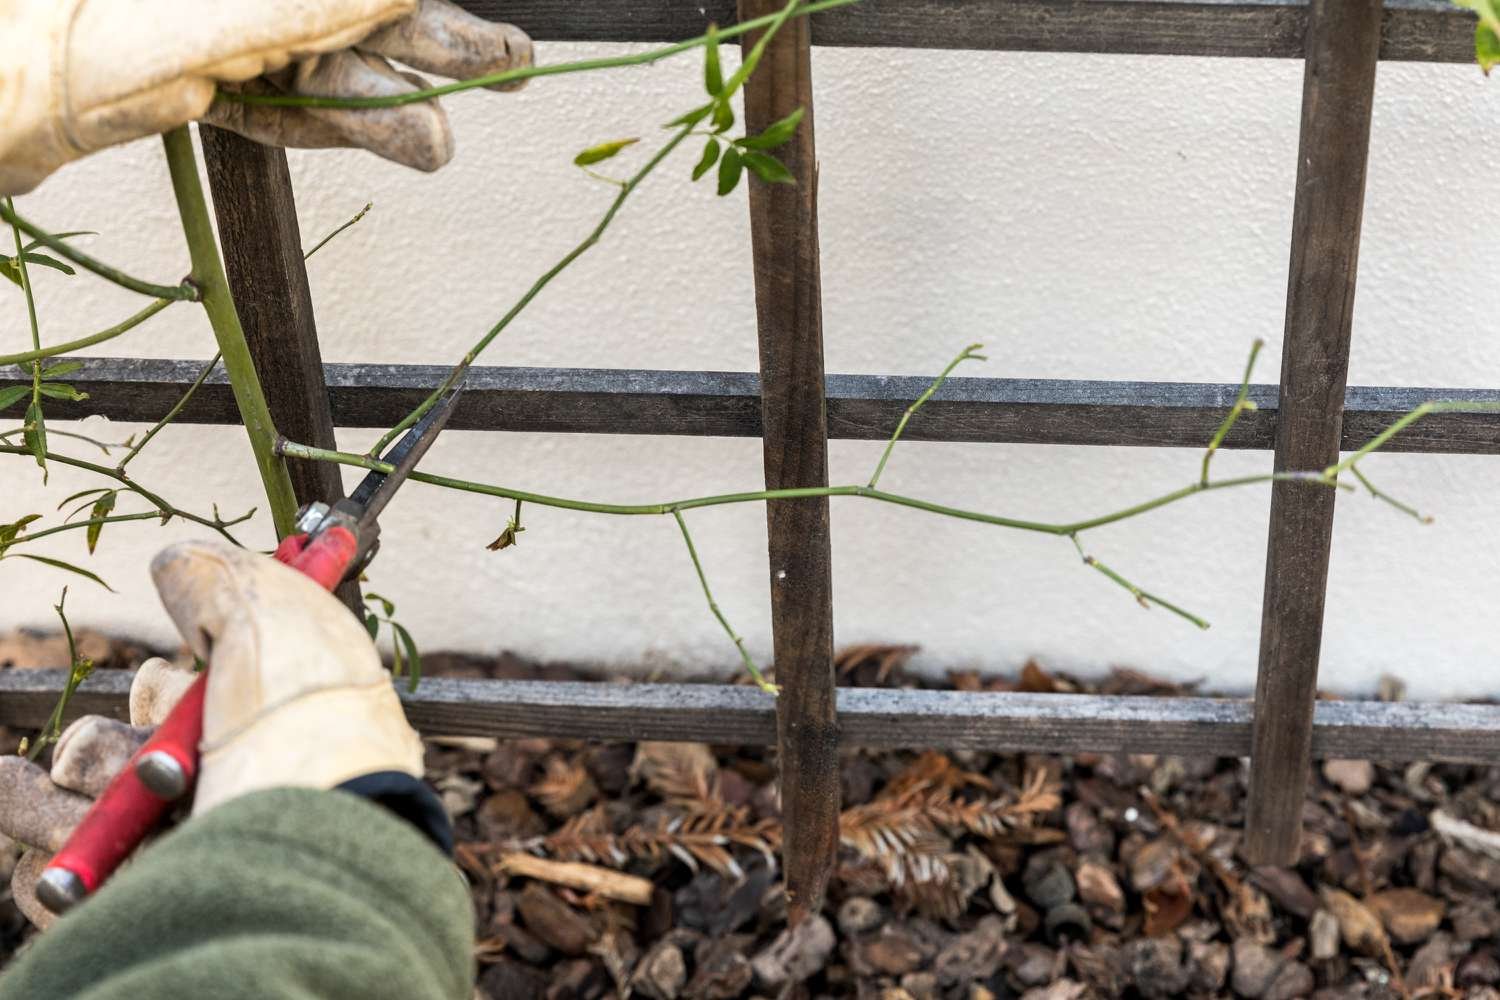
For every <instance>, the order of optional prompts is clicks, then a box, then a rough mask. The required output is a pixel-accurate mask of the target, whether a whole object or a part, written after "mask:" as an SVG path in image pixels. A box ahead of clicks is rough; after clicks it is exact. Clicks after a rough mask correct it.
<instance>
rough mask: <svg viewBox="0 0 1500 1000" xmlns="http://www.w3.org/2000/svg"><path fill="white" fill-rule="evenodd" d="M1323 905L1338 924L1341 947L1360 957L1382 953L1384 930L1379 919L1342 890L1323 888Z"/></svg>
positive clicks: (1384, 938)
mask: <svg viewBox="0 0 1500 1000" xmlns="http://www.w3.org/2000/svg"><path fill="white" fill-rule="evenodd" d="M1322 894H1323V905H1324V906H1326V907H1327V908H1328V909H1329V911H1330V912H1332V913H1333V916H1334V918H1335V919H1336V920H1338V922H1339V934H1340V935H1341V936H1342V937H1343V939H1344V944H1345V946H1347V947H1348V948H1350V949H1351V950H1353V951H1357V952H1359V953H1360V954H1361V955H1371V956H1376V957H1378V956H1379V955H1381V954H1382V953H1383V952H1384V950H1385V941H1386V937H1385V928H1384V927H1383V926H1382V925H1381V923H1380V918H1379V917H1377V916H1375V914H1373V913H1371V912H1370V911H1369V909H1368V908H1367V907H1366V906H1365V905H1364V904H1363V903H1361V902H1360V901H1359V900H1357V899H1355V898H1354V897H1353V896H1351V895H1349V894H1348V893H1347V892H1344V891H1343V890H1342V889H1329V888H1326V887H1325V888H1324V889H1323V893H1322Z"/></svg>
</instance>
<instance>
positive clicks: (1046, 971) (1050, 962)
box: [1007, 941, 1057, 986]
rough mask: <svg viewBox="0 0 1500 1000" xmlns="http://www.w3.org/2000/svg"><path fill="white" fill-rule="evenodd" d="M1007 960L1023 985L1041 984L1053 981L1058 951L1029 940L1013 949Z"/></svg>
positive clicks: (1017, 979) (1013, 973)
mask: <svg viewBox="0 0 1500 1000" xmlns="http://www.w3.org/2000/svg"><path fill="white" fill-rule="evenodd" d="M1007 962H1008V964H1009V965H1010V971H1011V974H1012V975H1014V976H1015V977H1016V981H1017V982H1019V983H1020V984H1021V985H1022V986H1041V985H1043V984H1044V983H1049V982H1051V981H1052V979H1053V977H1054V975H1055V973H1056V969H1057V952H1055V951H1053V950H1052V949H1051V948H1047V947H1044V946H1042V945H1039V944H1032V943H1031V942H1029V941H1028V942H1026V943H1024V944H1022V945H1020V946H1019V947H1018V948H1015V949H1013V950H1012V952H1011V954H1010V956H1008V958H1007Z"/></svg>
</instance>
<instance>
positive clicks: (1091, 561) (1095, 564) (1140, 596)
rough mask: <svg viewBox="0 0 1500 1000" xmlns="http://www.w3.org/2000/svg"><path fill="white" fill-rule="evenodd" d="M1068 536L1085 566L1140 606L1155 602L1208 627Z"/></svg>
mask: <svg viewBox="0 0 1500 1000" xmlns="http://www.w3.org/2000/svg"><path fill="white" fill-rule="evenodd" d="M1068 538H1069V539H1070V540H1071V541H1072V542H1073V547H1074V548H1075V549H1077V550H1078V556H1079V558H1080V559H1082V560H1083V564H1084V565H1085V566H1090V567H1092V568H1094V569H1096V570H1098V571H1099V572H1100V573H1103V574H1104V575H1105V576H1107V577H1109V578H1110V579H1111V580H1113V581H1114V582H1115V583H1118V584H1119V585H1120V586H1122V587H1124V588H1125V589H1126V590H1127V591H1129V592H1130V596H1132V597H1134V598H1135V600H1136V603H1137V604H1139V605H1140V606H1141V607H1143V608H1149V607H1151V605H1153V604H1155V605H1157V606H1158V607H1163V608H1166V609H1167V610H1168V611H1170V612H1172V613H1173V614H1175V615H1178V616H1180V617H1182V618H1186V619H1187V620H1188V621H1190V622H1192V623H1193V624H1194V625H1196V626H1198V627H1199V628H1201V629H1206V628H1208V622H1207V621H1205V620H1204V619H1202V618H1199V617H1198V616H1197V615H1195V614H1193V613H1192V612H1191V611H1186V610H1184V609H1183V608H1180V607H1178V606H1177V605H1175V604H1173V603H1172V602H1171V601H1168V600H1165V599H1163V598H1161V597H1158V596H1157V595H1155V594H1153V593H1151V592H1150V591H1146V590H1142V589H1141V588H1140V587H1137V586H1136V585H1135V584H1133V583H1131V582H1130V581H1129V580H1127V579H1125V577H1123V576H1121V575H1120V574H1119V573H1117V572H1115V571H1114V570H1112V569H1110V568H1109V567H1108V566H1106V565H1104V564H1103V563H1102V562H1100V561H1099V560H1098V559H1095V558H1094V557H1093V556H1092V555H1090V554H1088V553H1087V552H1085V551H1084V550H1083V543H1082V542H1080V541H1079V540H1078V536H1077V535H1069V536H1068Z"/></svg>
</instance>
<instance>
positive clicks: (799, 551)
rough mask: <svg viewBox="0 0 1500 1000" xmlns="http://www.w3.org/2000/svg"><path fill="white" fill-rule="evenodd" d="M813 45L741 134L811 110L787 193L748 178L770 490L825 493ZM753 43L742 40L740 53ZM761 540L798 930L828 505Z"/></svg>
mask: <svg viewBox="0 0 1500 1000" xmlns="http://www.w3.org/2000/svg"><path fill="white" fill-rule="evenodd" d="M781 6H782V4H781V2H780V0H741V4H740V16H741V17H742V18H750V17H758V16H760V15H762V14H767V13H771V12H774V11H776V10H778V9H780V8H781ZM809 37H810V33H809V26H808V22H807V19H806V18H802V19H798V20H795V21H791V22H788V23H787V24H785V25H784V26H783V27H782V28H781V30H780V31H779V32H778V33H777V35H776V37H775V38H774V39H773V40H772V42H771V44H770V45H769V46H768V48H767V50H766V53H765V56H764V59H763V61H762V62H761V64H760V67H759V69H758V70H757V71H756V73H755V74H754V76H752V77H751V79H750V81H749V84H748V85H747V86H746V88H745V126H746V128H747V129H748V130H749V131H751V132H757V131H759V130H761V129H763V128H765V127H766V126H767V125H770V124H771V123H772V122H774V121H776V120H777V119H779V118H782V117H784V116H785V115H787V114H789V113H791V112H792V111H793V110H794V109H796V108H797V107H799V106H801V107H803V108H806V109H807V113H806V115H805V117H804V118H803V119H802V124H801V126H800V127H799V128H798V130H797V134H796V136H795V137H794V138H793V139H792V141H791V142H789V143H787V144H786V145H785V146H783V147H781V148H780V149H779V150H777V155H778V156H779V157H780V158H781V159H782V161H783V162H784V163H785V164H786V165H787V167H788V168H789V169H790V170H791V172H792V175H793V176H794V177H795V178H796V181H797V183H796V185H795V186H793V185H767V184H762V183H761V182H760V181H758V180H755V179H754V178H753V177H751V176H750V175H749V174H748V172H747V174H746V183H748V184H749V185H750V225H751V236H752V243H753V246H754V255H755V261H754V266H755V306H756V315H757V318H758V328H759V339H760V371H761V409H762V414H763V419H764V435H765V437H764V441H765V449H764V450H765V471H766V486H767V488H769V489H780V488H785V487H793V486H826V485H827V484H828V421H827V415H826V413H825V411H824V400H823V307H822V291H821V287H820V281H819V268H818V211H817V160H816V157H815V154H814V150H813V113H812V65H811V57H810V50H809ZM754 41H755V39H754V38H753V37H750V36H746V38H745V42H744V44H745V48H746V51H748V50H749V47H750V46H751V45H753V44H754ZM766 526H767V530H768V535H769V542H770V572H771V627H772V630H773V633H774V641H775V657H776V680H777V681H778V682H779V683H780V685H781V696H780V698H779V699H778V700H777V706H776V719H777V746H778V758H779V761H780V766H781V801H782V811H783V813H784V816H785V827H784V829H785V835H784V841H783V855H784V858H785V865H786V884H787V896H788V901H789V914H790V915H789V919H790V920H791V921H792V922H793V923H796V922H798V921H800V920H801V919H802V918H803V917H805V916H807V915H808V914H809V913H816V912H817V911H818V909H819V907H820V906H821V905H822V900H823V893H824V890H825V889H826V888H827V886H828V879H829V876H830V875H831V873H832V871H833V864H834V853H835V850H836V848H837V844H838V814H839V777H838V728H837V721H836V719H835V713H834V677H833V594H832V591H833V576H832V567H831V557H830V554H829V535H828V501H827V499H826V498H822V499H814V500H794V501H793V500H789V501H773V502H771V503H768V504H767V505H766Z"/></svg>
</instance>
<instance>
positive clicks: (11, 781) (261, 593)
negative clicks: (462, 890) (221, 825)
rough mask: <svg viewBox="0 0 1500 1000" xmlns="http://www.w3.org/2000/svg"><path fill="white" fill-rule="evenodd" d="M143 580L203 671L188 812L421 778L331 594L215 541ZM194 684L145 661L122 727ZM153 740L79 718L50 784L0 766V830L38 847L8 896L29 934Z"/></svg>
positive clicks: (366, 641)
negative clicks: (305, 790) (46, 878)
mask: <svg viewBox="0 0 1500 1000" xmlns="http://www.w3.org/2000/svg"><path fill="white" fill-rule="evenodd" d="M151 572H152V576H153V578H154V579H155V581H156V587H157V591H158V593H159V594H160V595H161V600H162V604H163V605H164V606H165V607H166V609H167V613H168V614H169V615H170V616H171V618H172V620H173V621H174V622H175V623H176V625H177V629H178V631H179V632H180V633H181V634H182V637H183V638H184V639H185V640H186V641H187V643H188V645H189V646H190V647H191V648H192V649H193V652H194V653H196V654H197V655H198V656H199V657H200V658H201V659H202V660H203V661H204V662H206V663H208V664H209V665H210V669H209V673H208V690H207V692H206V697H205V700H204V709H203V743H202V745H201V758H200V765H199V774H198V782H197V786H196V790H195V795H194V799H193V807H192V813H193V815H194V816H196V815H199V814H201V813H203V812H205V811H207V810H210V809H213V808H214V807H216V806H218V805H221V804H223V803H224V802H227V801H229V800H231V799H234V798H237V797H238V796H240V795H245V794H248V793H250V792H254V791H258V790H261V789H266V788H277V787H287V786H300V787H310V788H333V787H334V786H337V785H341V784H344V783H345V782H348V781H350V780H351V779H355V778H360V777H364V776H367V775H373V774H390V773H392V772H394V773H396V774H402V775H410V776H412V777H414V778H420V777H421V774H422V742H421V739H420V738H419V737H418V736H417V734H416V732H415V731H413V730H412V728H411V726H409V725H408V724H407V722H406V716H405V714H404V713H403V711H402V708H401V701H400V699H399V698H398V697H397V695H396V691H395V688H394V687H392V685H391V679H390V675H389V674H388V673H387V672H386V670H385V668H384V666H383V665H382V664H381V662H380V656H379V654H377V653H376V651H375V646H374V644H373V643H372V642H371V641H370V636H369V634H368V633H367V632H366V631H365V629H364V626H363V625H361V624H360V622H359V621H358V620H356V619H355V618H354V616H353V615H351V614H350V613H349V611H348V609H346V608H345V607H344V606H343V605H342V604H340V603H339V602H338V600H337V599H336V598H334V597H333V595H331V594H329V593H328V592H327V591H325V590H323V589H322V588H321V587H319V586H318V585H317V584H315V583H313V582H312V581H311V580H309V579H308V578H307V577H305V576H303V575H302V574H300V573H298V572H297V571H296V570H293V569H291V568H289V567H287V566H284V565H282V564H281V563H278V562H276V561H275V560H273V559H270V558H268V557H266V556H262V555H258V554H256V553H253V552H248V551H245V550H243V549H237V548H234V547H232V546H229V545H227V544H222V543H210V542H185V543H181V544H178V545H173V546H171V547H170V548H168V549H166V550H165V551H164V552H162V553H161V554H160V555H159V556H157V558H156V559H155V561H154V562H153V563H152V566H151ZM192 679H193V674H192V673H191V672H190V671H183V670H181V669H180V668H173V667H171V666H170V664H167V663H166V661H160V660H157V661H150V662H148V663H147V664H146V665H143V666H142V667H141V670H140V671H139V672H138V674H137V677H136V680H135V681H134V682H133V683H132V685H131V721H132V722H136V723H144V724H148V725H156V724H158V723H159V722H160V721H161V720H162V719H164V718H165V717H166V715H167V713H168V712H169V711H170V710H171V707H172V705H175V704H176V701H177V699H178V698H180V697H181V695H182V693H183V692H184V691H186V689H187V687H188V685H189V684H190V683H191V682H192ZM149 734H150V730H149V729H140V728H132V727H129V726H125V725H123V724H122V723H118V722H113V721H111V720H108V719H103V718H100V717H97V716H94V717H85V718H82V719H79V720H78V721H77V722H75V723H73V725H72V726H70V727H69V728H68V730H67V732H66V733H64V734H63V737H62V739H61V740H60V741H59V743H58V745H57V747H56V748H55V750H54V753H53V766H52V772H51V775H50V777H49V776H48V775H47V773H46V772H44V771H42V769H41V768H39V767H37V766H36V765H34V764H30V763H28V762H26V761H24V760H22V759H20V758H18V757H10V758H3V759H0V833H4V834H5V835H7V836H9V837H11V838H12V839H15V840H17V841H20V842H21V843H24V844H27V845H30V846H32V847H34V848H37V850H33V851H30V852H28V854H27V855H26V856H25V857H23V859H22V861H21V863H20V864H18V865H17V868H16V873H15V875H14V876H13V879H12V888H13V892H14V893H15V897H16V900H17V902H18V904H20V906H21V908H22V911H23V912H24V913H25V914H26V915H27V917H28V918H29V919H31V921H32V922H33V923H35V924H37V925H38V926H46V924H47V923H48V922H50V919H51V914H49V913H47V912H46V910H45V909H44V908H43V907H41V906H40V904H38V903H37V902H36V901H35V897H34V894H33V892H32V888H33V887H34V885H35V880H36V878H37V876H38V875H40V873H41V869H42V868H44V867H45V866H46V862H47V859H48V858H49V857H50V856H51V852H53V851H56V850H57V849H58V848H60V847H61V846H62V844H63V843H64V842H65V841H66V840H67V836H68V834H69V833H70V832H71V831H72V829H73V827H74V826H76V825H77V823H78V821H79V820H80V819H82V818H83V814H84V812H85V811H87V809H88V806H89V800H90V797H92V796H94V795H98V794H99V793H100V792H101V791H103V789H104V787H105V786H106V785H107V784H108V783H109V779H110V778H111V777H113V775H114V773H115V772H116V771H117V770H119V768H120V767H122V766H123V765H124V763H125V762H126V760H128V759H129V757H130V755H131V754H132V753H134V752H135V750H136V748H137V747H139V746H140V745H141V743H142V742H144V741H145V739H146V738H147V737H148V736H149Z"/></svg>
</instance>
